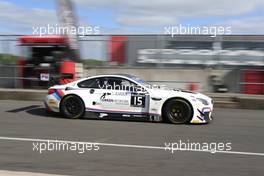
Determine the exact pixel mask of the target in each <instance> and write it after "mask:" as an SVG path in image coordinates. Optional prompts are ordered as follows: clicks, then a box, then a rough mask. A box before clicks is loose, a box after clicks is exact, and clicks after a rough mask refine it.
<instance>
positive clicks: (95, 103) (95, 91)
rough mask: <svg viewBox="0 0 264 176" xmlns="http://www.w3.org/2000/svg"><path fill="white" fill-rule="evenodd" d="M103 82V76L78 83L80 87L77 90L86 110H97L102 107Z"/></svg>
mask: <svg viewBox="0 0 264 176" xmlns="http://www.w3.org/2000/svg"><path fill="white" fill-rule="evenodd" d="M103 82H104V78H103V77H96V78H91V79H87V80H84V81H82V82H79V83H78V87H79V88H80V89H79V90H78V92H79V94H80V96H81V97H82V99H83V101H84V103H85V106H86V110H88V111H94V112H97V111H101V110H102V109H103V106H102V103H101V97H102V96H103V95H104V93H105V91H104V89H103Z"/></svg>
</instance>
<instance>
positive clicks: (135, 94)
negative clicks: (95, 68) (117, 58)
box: [45, 74, 213, 123]
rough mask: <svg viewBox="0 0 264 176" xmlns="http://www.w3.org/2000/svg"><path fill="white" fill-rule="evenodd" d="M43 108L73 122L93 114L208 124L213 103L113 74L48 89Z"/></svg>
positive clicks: (192, 93) (210, 100) (199, 97)
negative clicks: (87, 114) (71, 119)
mask: <svg viewBox="0 0 264 176" xmlns="http://www.w3.org/2000/svg"><path fill="white" fill-rule="evenodd" d="M45 106H46V108H47V110H48V111H52V112H60V113H61V114H63V116H65V117H67V118H73V119H76V118H81V117H83V116H84V114H85V112H92V113H95V114H96V117H99V118H110V117H119V118H124V119H137V120H138V119H147V120H150V121H166V122H170V123H208V122H210V121H211V120H212V117H211V115H212V110H213V100H212V99H211V98H209V97H207V96H206V95H203V94H201V93H195V92H190V91H184V90H179V89H169V88H166V87H164V86H154V85H151V84H149V83H147V82H145V81H144V80H142V79H140V78H138V77H136V76H132V75H127V74H113V75H99V76H92V77H88V78H84V79H81V80H78V81H74V82H71V83H69V84H65V85H55V86H53V87H50V88H49V94H48V95H47V96H46V99H45Z"/></svg>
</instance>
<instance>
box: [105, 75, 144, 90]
mask: <svg viewBox="0 0 264 176" xmlns="http://www.w3.org/2000/svg"><path fill="white" fill-rule="evenodd" d="M103 85H104V86H103V88H104V89H109V90H123V91H124V90H126V91H131V92H138V91H144V90H143V88H142V87H141V86H139V85H136V84H135V83H133V82H131V81H129V80H127V79H123V78H117V77H107V78H105V79H104V81H103ZM140 88H141V89H140Z"/></svg>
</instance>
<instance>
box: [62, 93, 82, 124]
mask: <svg viewBox="0 0 264 176" xmlns="http://www.w3.org/2000/svg"><path fill="white" fill-rule="evenodd" d="M60 112H61V113H62V114H63V116H65V117H67V118H71V119H78V118H82V117H83V116H84V113H85V106H84V103H83V101H82V100H81V98H79V97H77V96H75V95H68V96H66V97H65V98H63V99H62V101H61V105H60Z"/></svg>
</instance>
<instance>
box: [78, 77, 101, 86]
mask: <svg viewBox="0 0 264 176" xmlns="http://www.w3.org/2000/svg"><path fill="white" fill-rule="evenodd" d="M77 85H78V87H80V88H93V89H101V88H103V82H102V79H101V78H94V79H87V80H84V81H82V82H79V83H78V84H77Z"/></svg>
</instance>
